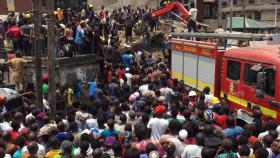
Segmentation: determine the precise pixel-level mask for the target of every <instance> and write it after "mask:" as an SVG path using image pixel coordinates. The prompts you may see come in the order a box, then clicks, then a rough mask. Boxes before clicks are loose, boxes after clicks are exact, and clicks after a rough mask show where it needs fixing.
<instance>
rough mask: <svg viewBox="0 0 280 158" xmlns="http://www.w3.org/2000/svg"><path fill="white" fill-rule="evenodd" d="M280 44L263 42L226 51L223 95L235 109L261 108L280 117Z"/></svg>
mask: <svg viewBox="0 0 280 158" xmlns="http://www.w3.org/2000/svg"><path fill="white" fill-rule="evenodd" d="M279 68H280V47H279V46H277V45H263V46H253V47H244V48H237V49H230V50H227V51H226V52H225V53H224V56H223V62H222V68H221V91H220V96H221V97H224V98H226V99H227V100H228V101H229V102H230V105H231V106H232V107H233V108H242V109H245V110H249V109H252V108H253V107H254V106H258V107H260V109H261V111H262V113H263V114H264V115H267V116H271V117H272V118H274V119H276V120H280V110H279V109H280V106H279V105H280V104H279V100H280V96H279V95H280V94H279V90H278V89H279V82H280V81H279V79H280V76H279V72H278V71H277V70H279Z"/></svg>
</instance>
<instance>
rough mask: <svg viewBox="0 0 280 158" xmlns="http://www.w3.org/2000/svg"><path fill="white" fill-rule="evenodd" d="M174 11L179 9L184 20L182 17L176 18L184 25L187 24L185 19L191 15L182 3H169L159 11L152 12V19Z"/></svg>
mask: <svg viewBox="0 0 280 158" xmlns="http://www.w3.org/2000/svg"><path fill="white" fill-rule="evenodd" d="M174 9H178V10H180V11H181V12H182V14H183V15H184V18H183V17H180V16H176V17H178V18H179V19H180V20H181V21H182V22H183V23H185V24H186V23H187V21H186V20H185V19H186V18H189V16H190V14H189V12H188V11H187V9H186V8H185V7H184V6H183V5H182V4H181V3H179V2H172V3H169V4H167V5H166V6H165V7H163V8H161V9H158V10H155V11H153V12H151V17H152V18H155V17H158V16H161V15H163V14H166V13H169V12H171V11H172V10H174Z"/></svg>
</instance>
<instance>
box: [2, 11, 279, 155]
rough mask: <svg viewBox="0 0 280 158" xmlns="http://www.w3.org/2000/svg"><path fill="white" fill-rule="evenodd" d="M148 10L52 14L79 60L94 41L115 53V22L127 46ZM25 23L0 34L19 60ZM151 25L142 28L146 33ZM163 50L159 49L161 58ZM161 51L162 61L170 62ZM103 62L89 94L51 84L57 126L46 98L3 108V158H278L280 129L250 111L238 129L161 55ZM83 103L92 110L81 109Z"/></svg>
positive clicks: (228, 113)
mask: <svg viewBox="0 0 280 158" xmlns="http://www.w3.org/2000/svg"><path fill="white" fill-rule="evenodd" d="M146 12H149V9H148V8H145V9H140V8H137V9H132V8H130V7H129V6H128V7H124V8H122V9H119V10H116V11H113V12H112V13H111V14H109V13H108V12H106V11H105V10H104V8H102V9H101V10H100V11H99V13H98V16H97V17H96V13H94V12H93V10H91V9H89V10H82V11H81V12H75V11H73V10H67V11H66V10H64V11H62V10H60V9H58V10H57V11H56V13H55V14H56V18H57V22H58V24H57V25H56V26H57V28H60V27H62V28H63V27H64V26H63V25H65V29H64V31H63V32H62V34H61V36H60V38H59V40H60V41H63V42H66V43H69V44H71V45H75V53H78V54H83V53H84V52H88V53H91V52H92V53H98V52H99V51H101V50H100V49H101V47H100V45H99V42H101V41H103V42H102V43H103V44H104V45H110V47H115V48H116V47H118V46H119V44H117V42H116V41H118V39H117V38H116V37H117V35H118V33H117V30H118V29H117V26H118V25H114V24H116V23H119V24H123V25H124V28H125V35H126V36H127V41H126V42H127V43H128V42H129V41H130V37H131V34H132V28H133V26H132V24H136V23H138V22H139V19H141V17H142V15H143V14H145V13H146ZM10 17H12V15H11V16H10ZM28 17H29V15H28V14H25V15H23V14H21V16H20V17H19V18H18V21H17V25H15V24H16V23H13V22H10V23H9V25H11V26H13V27H11V28H10V29H9V30H8V31H7V34H6V35H8V36H11V37H9V38H10V39H11V40H12V41H13V44H14V49H15V51H17V52H18V50H20V49H23V50H25V49H27V50H26V52H25V53H30V51H29V49H30V48H29V47H30V45H26V44H24V45H22V44H21V42H27V43H29V42H30V41H29V33H28V31H26V30H28V27H27V26H29V24H30V21H29V20H28V19H29V18H28ZM85 17H86V18H85ZM128 21H129V22H128ZM130 21H133V23H131V22H130ZM42 22H43V21H42ZM140 22H141V21H140ZM19 23H20V24H19ZM156 23H157V22H156V21H150V22H149V24H150V26H151V27H150V29H151V30H152V29H153V28H154V27H155V26H156V25H157V24H156ZM62 24H63V25H62ZM19 26H20V28H19ZM25 26H26V27H25ZM12 28H13V29H12ZM25 29H26V30H25ZM150 29H148V30H150ZM0 30H1V29H0ZM42 32H44V29H43V28H42ZM9 34H10V35H9ZM101 37H104V39H103V40H101ZM19 41H21V42H19ZM113 41H114V42H113ZM91 42H92V43H91ZM62 45H63V44H62ZM166 45H167V44H166ZM22 46H24V48H23V47H22ZM25 47H26V48H25ZM110 47H108V48H106V49H108V50H111V48H110ZM102 49H103V48H102ZM168 49H169V48H168V46H166V47H165V50H164V52H168V51H170V50H168ZM112 52H113V51H112ZM166 54H167V55H166V56H164V57H166V59H169V58H168V53H166ZM105 57H106V60H105V63H106V67H105V68H104V71H103V75H102V77H100V78H97V79H96V80H95V81H94V82H90V83H88V88H87V89H86V90H83V89H84V88H82V87H83V86H82V83H81V81H80V80H78V81H77V82H75V83H74V84H70V83H69V84H66V85H63V86H61V85H60V84H57V86H56V87H57V90H56V102H57V104H56V113H55V119H51V118H50V113H49V105H48V104H47V102H48V99H47V97H45V99H44V107H39V106H37V105H36V104H35V103H34V102H32V99H34V98H32V97H30V96H26V97H24V99H23V100H24V102H25V103H24V108H20V109H19V110H14V109H13V110H12V111H9V110H8V111H7V110H5V109H4V108H2V109H3V110H2V111H3V112H2V113H1V115H0V116H1V123H0V157H3V158H10V157H13V158H41V157H46V158H71V157H74V158H214V157H218V158H279V157H280V126H279V125H278V124H277V123H276V122H275V121H274V120H273V119H272V118H267V119H266V121H264V119H263V118H264V116H263V115H262V113H261V110H260V108H258V107H254V108H253V110H252V114H251V115H252V117H254V120H253V122H252V123H246V122H242V121H240V120H237V117H236V113H235V111H234V110H232V109H231V108H230V106H229V105H228V103H227V100H226V99H223V98H221V99H218V98H217V97H215V96H213V95H211V91H212V90H211V89H210V88H209V87H205V88H204V89H203V91H201V92H199V91H195V90H194V89H193V88H191V87H189V86H186V85H185V84H184V81H183V80H178V79H175V78H172V77H171V72H170V61H169V62H168V60H166V59H165V58H157V59H156V58H154V57H153V56H152V55H151V54H148V55H147V54H145V53H142V52H140V51H138V52H135V53H134V52H125V53H123V54H120V55H118V56H114V55H112V54H110V53H109V54H105ZM24 62H25V61H24ZM43 80H44V84H43V86H42V88H43V92H44V93H48V85H47V84H48V82H47V80H48V78H47V77H46V76H45V77H44V78H43ZM29 90H32V89H29ZM46 96H47V95H46ZM84 96H87V97H88V98H87V99H89V100H90V102H89V103H87V104H84V103H83V101H82V100H83V99H84Z"/></svg>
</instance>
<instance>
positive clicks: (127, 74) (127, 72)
mask: <svg viewBox="0 0 280 158" xmlns="http://www.w3.org/2000/svg"><path fill="white" fill-rule="evenodd" d="M129 71H130V69H129V68H128V67H127V68H125V74H124V75H125V77H126V78H127V84H128V85H129V86H130V87H131V84H132V74H131V73H130V72H129Z"/></svg>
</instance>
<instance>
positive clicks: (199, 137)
mask: <svg viewBox="0 0 280 158" xmlns="http://www.w3.org/2000/svg"><path fill="white" fill-rule="evenodd" d="M204 139H205V136H204V134H203V133H197V134H196V136H195V140H196V145H187V146H186V147H185V149H184V152H183V154H182V155H181V156H182V158H197V157H201V150H202V148H203V145H204Z"/></svg>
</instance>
